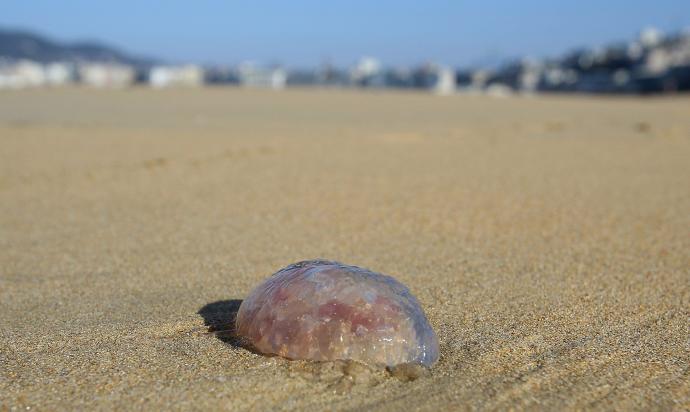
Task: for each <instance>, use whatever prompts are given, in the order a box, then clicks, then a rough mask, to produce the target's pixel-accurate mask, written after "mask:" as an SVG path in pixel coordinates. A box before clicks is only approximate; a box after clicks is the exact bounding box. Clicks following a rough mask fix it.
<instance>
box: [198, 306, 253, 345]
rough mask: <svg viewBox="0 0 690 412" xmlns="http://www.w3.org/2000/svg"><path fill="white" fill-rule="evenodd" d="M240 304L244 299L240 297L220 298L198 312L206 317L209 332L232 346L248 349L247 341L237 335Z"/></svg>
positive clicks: (205, 321)
mask: <svg viewBox="0 0 690 412" xmlns="http://www.w3.org/2000/svg"><path fill="white" fill-rule="evenodd" d="M240 304H242V301H241V300H239V299H230V300H219V301H216V302H212V303H207V304H206V305H204V306H203V307H202V308H201V309H199V311H198V312H197V313H198V314H199V315H201V317H202V318H204V325H206V326H207V327H208V332H209V333H212V334H213V335H215V336H216V338H218V339H219V340H221V341H222V342H224V343H227V344H228V345H230V346H234V347H236V348H243V349H247V345H246V342H244V341H243V340H242V339H241V338H240V337H239V336H237V333H236V329H235V319H236V318H237V311H238V310H239V309H240Z"/></svg>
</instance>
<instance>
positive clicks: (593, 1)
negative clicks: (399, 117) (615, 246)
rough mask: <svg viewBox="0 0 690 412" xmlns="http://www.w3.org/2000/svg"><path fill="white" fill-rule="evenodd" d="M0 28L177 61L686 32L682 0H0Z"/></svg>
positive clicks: (542, 46)
mask: <svg viewBox="0 0 690 412" xmlns="http://www.w3.org/2000/svg"><path fill="white" fill-rule="evenodd" d="M0 26H4V27H11V28H25V29H31V30H37V31H39V32H41V33H44V34H47V35H49V36H54V37H55V38H57V39H59V40H64V41H72V40H82V39H97V40H101V41H103V42H106V43H110V44H113V45H116V46H118V47H121V48H123V49H126V50H129V51H133V52H136V53H139V54H145V55H152V56H155V57H160V58H164V59H168V60H171V61H177V62H188V61H189V62H201V63H237V62H241V61H244V60H253V61H257V62H262V63H282V64H286V65H288V66H293V67H294V66H310V65H317V64H319V63H321V62H323V61H324V60H329V61H331V62H333V63H335V64H340V65H347V64H351V63H352V62H354V61H355V60H357V58H358V57H360V56H363V55H367V56H374V57H378V58H379V59H380V60H381V61H383V62H384V63H386V64H389V65H409V64H415V63H420V62H425V61H436V62H440V63H445V64H450V65H472V64H480V63H484V62H494V61H495V60H497V59H499V58H505V57H512V56H533V57H541V56H549V55H559V54H561V53H563V52H565V51H567V50H569V49H572V48H574V47H577V46H597V45H602V44H606V43H607V42H610V41H616V40H627V39H629V38H631V37H632V36H634V35H635V34H636V33H637V32H638V31H639V30H640V29H641V28H643V27H646V26H655V27H658V28H660V29H663V30H679V29H682V28H686V27H690V0H655V1H643V0H628V1H624V0H580V1H559V0H552V1H537V0H525V1H510V0H489V1H480V0H476V1H475V0H473V1H463V0H457V1H441V0H426V1H423V0H419V1H403V0H398V1H388V0H379V1H376V0H370V1H360V0H349V1H339V0H321V1H313V0H301V1H300V0H291V1H290V0H284V1H262V0H245V1H229V0H228V1H221V0H188V1H178V0H157V1H146V0H119V1H105V0H98V1H96V0H5V1H3V4H2V5H1V6H0Z"/></svg>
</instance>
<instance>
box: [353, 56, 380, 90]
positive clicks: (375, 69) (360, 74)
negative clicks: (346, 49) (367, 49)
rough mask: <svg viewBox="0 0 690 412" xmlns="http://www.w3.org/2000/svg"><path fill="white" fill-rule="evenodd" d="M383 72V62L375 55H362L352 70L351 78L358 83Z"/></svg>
mask: <svg viewBox="0 0 690 412" xmlns="http://www.w3.org/2000/svg"><path fill="white" fill-rule="evenodd" d="M380 72H381V63H380V62H379V61H378V60H376V59H375V58H373V57H362V58H361V59H359V62H357V65H356V66H355V67H354V68H353V69H352V71H351V72H350V80H351V81H352V82H353V83H355V84H357V83H361V82H363V81H366V80H367V79H370V78H372V77H374V76H376V75H377V74H379V73H380Z"/></svg>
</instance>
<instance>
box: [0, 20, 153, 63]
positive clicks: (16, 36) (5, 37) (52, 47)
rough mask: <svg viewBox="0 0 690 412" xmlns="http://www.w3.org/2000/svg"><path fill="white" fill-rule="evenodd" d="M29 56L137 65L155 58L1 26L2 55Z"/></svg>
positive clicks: (39, 58)
mask: <svg viewBox="0 0 690 412" xmlns="http://www.w3.org/2000/svg"><path fill="white" fill-rule="evenodd" d="M3 57H4V58H9V59H29V60H34V61H37V62H40V63H49V62H55V61H70V62H79V61H89V62H110V63H123V64H129V65H133V66H137V67H147V66H151V65H153V64H154V63H155V62H156V60H155V59H152V58H146V57H138V56H132V55H130V54H127V53H125V52H123V51H120V50H118V49H117V48H114V47H111V46H107V45H103V44H100V43H96V42H78V43H71V44H69V43H68V44H65V43H59V42H57V41H55V40H52V39H49V38H47V37H45V36H41V35H39V34H36V33H32V32H29V31H23V30H7V29H2V28H0V58H3Z"/></svg>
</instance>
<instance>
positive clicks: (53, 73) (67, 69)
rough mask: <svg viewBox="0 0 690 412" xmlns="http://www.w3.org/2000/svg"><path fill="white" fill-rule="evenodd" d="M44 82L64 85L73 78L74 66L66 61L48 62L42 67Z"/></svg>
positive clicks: (74, 74) (51, 84)
mask: <svg viewBox="0 0 690 412" xmlns="http://www.w3.org/2000/svg"><path fill="white" fill-rule="evenodd" d="M44 70H45V77H46V84H48V85H50V86H64V85H67V84H70V83H72V82H73V81H74V80H75V77H76V73H75V71H74V66H72V65H71V64H68V63H50V64H47V65H46V66H45V67H44Z"/></svg>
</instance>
